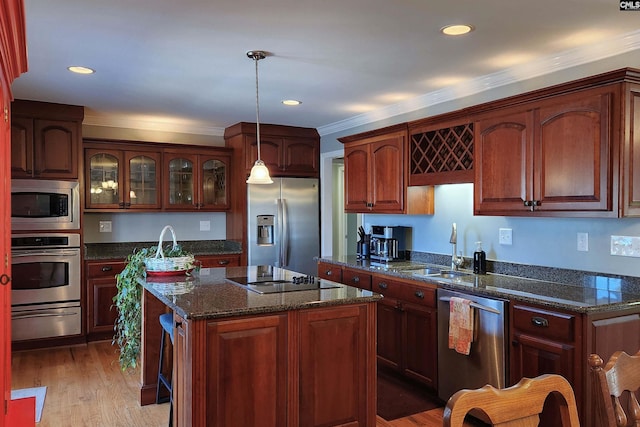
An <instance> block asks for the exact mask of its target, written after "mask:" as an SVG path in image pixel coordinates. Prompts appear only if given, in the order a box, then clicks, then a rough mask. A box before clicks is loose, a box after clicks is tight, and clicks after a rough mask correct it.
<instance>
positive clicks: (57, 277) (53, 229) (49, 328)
mask: <svg viewBox="0 0 640 427" xmlns="http://www.w3.org/2000/svg"><path fill="white" fill-rule="evenodd" d="M11 203H12V209H11V211H12V215H11V228H12V231H13V233H14V234H13V235H12V236H11V259H12V261H11V269H12V273H11V274H12V280H11V283H12V291H11V318H12V319H11V322H12V323H11V334H12V340H13V341H23V340H32V339H44V338H55V337H62V336H70V335H79V334H81V333H82V307H81V295H82V291H81V270H82V257H81V248H80V242H81V239H80V221H79V211H80V206H79V205H80V203H79V192H78V183H77V182H70V181H44V180H13V181H12V195H11ZM40 230H42V231H40ZM16 232H18V233H16Z"/></svg>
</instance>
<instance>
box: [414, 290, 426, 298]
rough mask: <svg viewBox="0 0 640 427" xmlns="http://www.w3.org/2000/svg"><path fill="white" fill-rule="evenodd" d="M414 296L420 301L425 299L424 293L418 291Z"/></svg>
mask: <svg viewBox="0 0 640 427" xmlns="http://www.w3.org/2000/svg"><path fill="white" fill-rule="evenodd" d="M414 295H415V296H416V297H418V298H420V299H424V292H422V291H416V292H415V294H414Z"/></svg>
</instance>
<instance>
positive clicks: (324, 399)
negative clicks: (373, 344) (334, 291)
mask: <svg viewBox="0 0 640 427" xmlns="http://www.w3.org/2000/svg"><path fill="white" fill-rule="evenodd" d="M366 331H367V316H366V307H365V306H350V307H340V308H331V309H327V310H305V311H302V312H300V347H301V348H302V349H303V351H301V353H300V374H299V376H300V391H299V398H300V400H299V403H300V423H299V425H301V426H330V425H331V426H335V425H349V426H365V425H366V424H365V423H366V420H367V412H368V408H367V404H366V402H367V399H368V396H367V386H366V381H362V379H363V378H366V375H367V363H366V359H367V337H366ZM336 360H340V363H336ZM371 421H372V420H371Z"/></svg>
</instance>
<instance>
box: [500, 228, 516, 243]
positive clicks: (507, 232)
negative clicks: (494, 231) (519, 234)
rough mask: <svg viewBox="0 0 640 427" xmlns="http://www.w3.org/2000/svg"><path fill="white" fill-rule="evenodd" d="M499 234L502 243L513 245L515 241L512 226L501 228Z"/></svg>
mask: <svg viewBox="0 0 640 427" xmlns="http://www.w3.org/2000/svg"><path fill="white" fill-rule="evenodd" d="M498 236H499V243H500V244H501V245H511V244H512V243H513V235H512V230H511V229H510V228H501V229H500V230H499V235H498Z"/></svg>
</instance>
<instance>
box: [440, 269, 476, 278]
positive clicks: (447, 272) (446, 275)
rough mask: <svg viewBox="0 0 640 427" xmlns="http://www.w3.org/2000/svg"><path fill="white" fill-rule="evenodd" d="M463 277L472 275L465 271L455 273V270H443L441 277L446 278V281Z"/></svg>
mask: <svg viewBox="0 0 640 427" xmlns="http://www.w3.org/2000/svg"><path fill="white" fill-rule="evenodd" d="M462 276H471V273H467V272H465V271H455V270H442V271H441V272H440V277H444V278H446V279H454V278H456V277H462Z"/></svg>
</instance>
